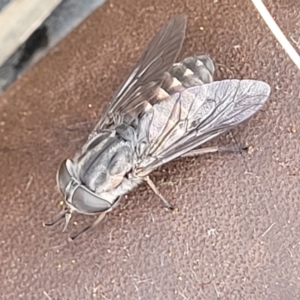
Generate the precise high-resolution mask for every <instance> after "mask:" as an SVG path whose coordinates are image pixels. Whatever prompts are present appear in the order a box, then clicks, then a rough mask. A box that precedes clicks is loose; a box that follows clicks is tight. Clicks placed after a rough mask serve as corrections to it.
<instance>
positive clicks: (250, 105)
mask: <svg viewBox="0 0 300 300" xmlns="http://www.w3.org/2000/svg"><path fill="white" fill-rule="evenodd" d="M270 91H271V89H270V86H269V85H268V84H267V83H265V82H261V81H255V80H224V81H215V82H212V83H208V84H204V85H201V86H196V87H191V88H188V89H186V90H185V91H183V92H182V93H177V94H174V95H172V96H171V97H170V99H169V100H167V101H164V102H161V103H158V104H156V105H155V106H154V107H153V116H152V119H151V121H150V122H149V120H147V115H145V116H144V117H143V119H142V123H141V126H142V127H143V122H148V124H150V125H148V128H149V129H148V132H147V139H148V141H149V144H148V145H149V148H148V149H146V150H145V157H144V159H143V161H142V162H141V164H140V166H139V171H138V172H139V174H148V173H150V172H151V171H152V170H153V169H156V168H157V167H159V166H160V165H162V164H164V163H166V162H168V161H171V160H173V159H175V158H177V157H179V156H181V155H183V154H184V153H186V152H188V151H190V150H192V149H194V148H196V147H198V146H200V145H202V144H203V143H205V142H207V141H209V140H211V139H212V138H214V137H216V136H218V135H220V134H221V133H224V132H226V131H228V130H230V129H231V128H233V127H235V126H237V125H238V124H240V123H241V122H243V121H245V120H247V119H248V118H250V117H251V116H252V115H254V114H255V113H256V112H257V111H258V110H259V109H260V108H261V107H262V106H263V105H264V103H265V102H266V100H267V99H268V97H269V95H270ZM148 118H149V116H148Z"/></svg>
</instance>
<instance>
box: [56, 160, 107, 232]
mask: <svg viewBox="0 0 300 300" xmlns="http://www.w3.org/2000/svg"><path fill="white" fill-rule="evenodd" d="M72 164H73V163H72V161H71V160H69V159H67V160H65V161H63V162H62V163H61V165H60V167H59V169H58V172H57V185H58V188H59V190H60V192H61V194H62V195H63V197H64V201H65V204H66V207H65V209H64V210H63V212H62V213H61V217H64V216H65V219H66V224H65V227H64V230H65V229H66V227H67V225H68V223H69V221H70V219H71V215H72V213H73V212H78V213H81V214H86V215H93V214H97V213H100V212H104V211H107V210H108V209H110V208H111V204H110V203H109V202H108V201H106V200H104V199H102V198H100V197H99V196H98V195H97V194H95V193H94V192H93V191H91V190H89V189H88V188H87V187H86V186H85V185H83V184H82V183H81V182H80V180H78V178H77V177H76V176H75V174H74V171H73V167H72Z"/></svg>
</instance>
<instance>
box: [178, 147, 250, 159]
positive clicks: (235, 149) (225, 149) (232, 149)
mask: <svg viewBox="0 0 300 300" xmlns="http://www.w3.org/2000/svg"><path fill="white" fill-rule="evenodd" d="M247 150H248V147H235V146H212V147H206V148H200V149H195V150H192V151H190V152H187V153H185V154H183V155H181V157H190V156H197V155H202V154H207V153H215V152H241V151H247Z"/></svg>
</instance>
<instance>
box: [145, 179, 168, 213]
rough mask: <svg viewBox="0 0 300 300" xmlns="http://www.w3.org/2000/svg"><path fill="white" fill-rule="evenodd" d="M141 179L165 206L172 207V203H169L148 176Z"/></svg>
mask: <svg viewBox="0 0 300 300" xmlns="http://www.w3.org/2000/svg"><path fill="white" fill-rule="evenodd" d="M143 179H144V180H145V181H146V182H147V183H148V184H149V186H150V187H151V189H152V190H153V192H154V193H155V194H156V195H157V196H158V197H159V198H160V199H161V200H162V201H163V202H164V204H165V206H166V207H167V208H168V209H170V210H173V209H174V207H173V205H172V204H170V203H169V201H168V200H167V199H166V198H165V197H164V196H163V195H162V194H161V193H160V192H159V190H158V189H157V187H156V186H155V185H154V183H153V181H152V180H151V179H150V178H149V177H148V176H147V177H145V178H143Z"/></svg>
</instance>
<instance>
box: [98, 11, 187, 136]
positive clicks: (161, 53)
mask: <svg viewBox="0 0 300 300" xmlns="http://www.w3.org/2000/svg"><path fill="white" fill-rule="evenodd" d="M186 20H187V18H186V16H185V15H183V14H182V15H178V16H175V17H173V18H172V19H171V20H170V21H168V22H167V23H166V24H165V25H164V26H163V27H162V28H161V30H160V31H159V32H158V33H157V34H156V36H155V37H154V38H153V39H152V41H151V42H150V44H149V45H148V48H147V49H146V50H145V52H144V53H143V54H142V56H141V58H140V59H139V61H138V62H137V64H136V65H135V67H134V68H133V70H132V72H131V73H130V74H129V76H128V77H127V78H126V79H125V81H124V82H123V83H122V84H121V86H120V87H119V89H118V90H117V92H116V94H115V95H114V97H113V98H112V100H111V101H110V103H109V104H108V109H107V111H106V113H105V114H104V116H103V117H102V119H101V120H100V121H99V123H98V124H97V125H96V127H95V129H94V131H96V132H98V131H99V130H101V129H102V128H105V126H106V125H108V124H110V123H112V122H113V121H115V120H116V117H118V116H119V117H120V116H122V115H125V114H127V113H129V112H132V111H134V113H135V114H136V115H137V114H138V113H139V112H140V111H141V110H143V108H144V105H145V104H146V103H147V102H146V101H149V100H150V98H151V93H153V91H155V89H156V88H157V87H159V86H160V84H161V83H162V80H163V79H164V73H165V72H167V71H168V70H169V69H170V68H171V66H172V64H173V63H174V61H175V60H176V58H177V55H178V53H179V51H180V49H181V45H182V42H183V40H184V36H185V28H186Z"/></svg>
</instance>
